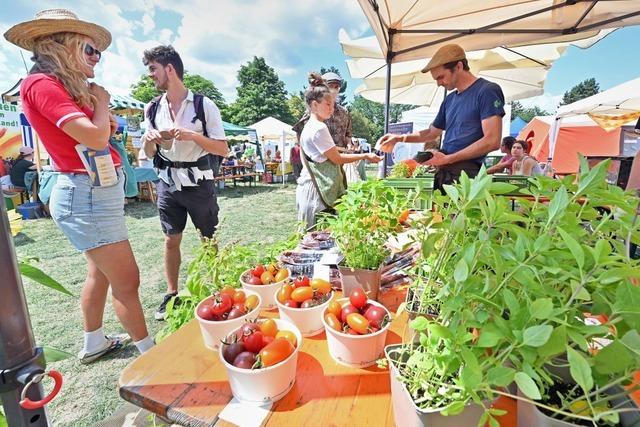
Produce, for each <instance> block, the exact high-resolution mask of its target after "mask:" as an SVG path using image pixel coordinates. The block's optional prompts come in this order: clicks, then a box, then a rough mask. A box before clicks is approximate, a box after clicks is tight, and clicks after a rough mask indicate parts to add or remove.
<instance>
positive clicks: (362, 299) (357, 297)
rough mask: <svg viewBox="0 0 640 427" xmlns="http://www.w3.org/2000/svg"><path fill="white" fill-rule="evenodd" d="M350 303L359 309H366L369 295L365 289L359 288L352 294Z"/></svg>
mask: <svg viewBox="0 0 640 427" xmlns="http://www.w3.org/2000/svg"><path fill="white" fill-rule="evenodd" d="M349 302H351V305H353V306H354V307H355V308H357V309H360V308H362V307H364V306H365V304H367V294H366V293H365V292H364V289H362V288H358V289H356V290H355V291H353V292H351V295H350V296H349Z"/></svg>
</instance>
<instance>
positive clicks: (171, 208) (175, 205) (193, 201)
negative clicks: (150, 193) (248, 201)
mask: <svg viewBox="0 0 640 427" xmlns="http://www.w3.org/2000/svg"><path fill="white" fill-rule="evenodd" d="M214 188H215V186H214V183H213V181H212V180H205V181H200V183H199V184H198V186H197V187H182V189H181V190H180V191H175V190H174V191H169V185H168V184H167V183H165V182H164V181H163V180H160V181H158V184H157V191H158V211H159V213H160V224H161V225H162V231H164V233H165V234H179V233H182V232H183V231H184V227H185V226H186V224H187V214H189V217H190V218H191V222H193V225H195V227H196V228H197V229H198V231H199V232H200V234H202V236H203V237H211V236H213V234H214V233H215V231H216V226H217V225H218V200H217V198H216V195H215V192H214Z"/></svg>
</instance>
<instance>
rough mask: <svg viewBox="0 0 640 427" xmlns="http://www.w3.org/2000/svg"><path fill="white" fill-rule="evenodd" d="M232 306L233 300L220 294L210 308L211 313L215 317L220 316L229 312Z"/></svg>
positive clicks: (226, 295)
mask: <svg viewBox="0 0 640 427" xmlns="http://www.w3.org/2000/svg"><path fill="white" fill-rule="evenodd" d="M232 306H233V299H232V298H231V297H230V296H229V295H228V294H221V295H220V296H219V297H217V298H216V299H215V300H213V305H212V306H211V313H213V315H215V316H221V315H223V314H224V313H227V312H228V311H229V310H231V307H232Z"/></svg>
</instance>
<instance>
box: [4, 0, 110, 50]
mask: <svg viewBox="0 0 640 427" xmlns="http://www.w3.org/2000/svg"><path fill="white" fill-rule="evenodd" d="M55 33H78V34H82V35H85V36H88V37H91V38H92V39H93V40H94V41H95V44H96V46H95V48H96V49H98V50H99V51H101V52H102V51H104V50H105V49H106V48H108V47H109V45H110V44H111V33H110V32H109V31H107V29H106V28H104V27H101V26H100V25H96V24H92V23H90V22H86V21H81V20H80V19H78V16H77V15H76V14H75V13H73V12H71V11H70V10H66V9H47V10H43V11H40V12H38V13H36V16H35V19H33V20H32V21H27V22H22V23H20V24H16V25H14V26H13V27H11V28H9V31H7V32H6V33H4V38H5V39H7V40H8V41H9V42H11V43H13V44H15V45H16V46H19V47H21V48H23V49H26V50H29V51H33V46H34V44H35V41H36V39H38V38H39V37H43V36H48V35H51V34H55Z"/></svg>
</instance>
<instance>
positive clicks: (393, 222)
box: [318, 180, 408, 270]
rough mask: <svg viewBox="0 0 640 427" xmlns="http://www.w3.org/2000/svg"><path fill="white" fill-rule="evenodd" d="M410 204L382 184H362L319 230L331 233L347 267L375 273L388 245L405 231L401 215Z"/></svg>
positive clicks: (344, 198) (339, 203)
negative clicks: (390, 239)
mask: <svg viewBox="0 0 640 427" xmlns="http://www.w3.org/2000/svg"><path fill="white" fill-rule="evenodd" d="M407 203H408V200H407V198H406V197H401V195H400V194H399V193H398V192H397V191H396V190H395V189H393V188H391V187H388V186H386V185H385V184H384V183H383V182H382V181H379V180H371V181H363V182H359V183H357V184H355V185H352V186H349V189H348V190H347V193H346V194H345V195H344V196H343V197H342V198H341V199H340V200H339V202H338V203H337V205H336V206H335V209H336V212H337V214H336V215H335V216H327V217H324V218H323V219H322V220H321V221H320V222H319V225H318V227H319V228H321V229H328V230H331V233H332V235H333V237H335V239H336V243H337V245H338V247H339V248H340V252H342V254H343V255H344V257H345V261H344V263H345V265H346V266H347V267H351V268H362V269H367V270H375V269H377V268H378V267H379V266H380V265H381V264H382V262H383V261H384V259H385V258H386V257H387V256H388V254H389V251H388V250H387V249H386V248H385V246H384V244H385V242H386V241H387V239H388V238H389V235H390V234H394V233H395V232H396V231H397V230H398V229H399V228H401V226H400V223H399V221H398V216H399V215H400V213H401V212H402V211H403V210H404V209H406V207H407Z"/></svg>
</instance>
